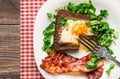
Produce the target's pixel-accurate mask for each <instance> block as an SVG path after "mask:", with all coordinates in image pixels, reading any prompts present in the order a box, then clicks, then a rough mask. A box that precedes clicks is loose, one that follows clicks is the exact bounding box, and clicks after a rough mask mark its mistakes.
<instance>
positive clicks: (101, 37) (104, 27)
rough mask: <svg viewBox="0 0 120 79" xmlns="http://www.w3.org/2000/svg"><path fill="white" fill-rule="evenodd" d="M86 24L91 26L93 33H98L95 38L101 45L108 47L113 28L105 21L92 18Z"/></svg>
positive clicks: (112, 35) (112, 36) (112, 38)
mask: <svg viewBox="0 0 120 79" xmlns="http://www.w3.org/2000/svg"><path fill="white" fill-rule="evenodd" d="M86 25H87V26H88V27H90V28H91V32H92V33H93V34H97V35H98V36H97V38H96V40H97V41H98V42H99V43H100V45H101V46H105V47H108V46H110V44H111V43H112V42H113V40H114V34H115V30H114V29H112V28H110V27H109V24H108V23H107V22H104V21H97V20H93V21H90V22H86Z"/></svg>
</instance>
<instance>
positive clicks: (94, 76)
mask: <svg viewBox="0 0 120 79" xmlns="http://www.w3.org/2000/svg"><path fill="white" fill-rule="evenodd" d="M102 73H103V68H102V67H100V68H98V69H96V70H94V71H92V72H88V73H87V75H88V76H87V77H88V79H99V78H100V77H101V76H102Z"/></svg>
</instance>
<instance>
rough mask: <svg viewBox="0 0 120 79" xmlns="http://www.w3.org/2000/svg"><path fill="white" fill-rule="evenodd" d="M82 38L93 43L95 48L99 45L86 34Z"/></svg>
mask: <svg viewBox="0 0 120 79" xmlns="http://www.w3.org/2000/svg"><path fill="white" fill-rule="evenodd" d="M81 36H82V37H83V38H85V39H86V40H87V41H88V42H89V43H92V44H93V45H94V46H95V47H96V46H97V45H98V44H97V42H95V40H94V39H93V38H92V37H90V36H86V35H85V34H84V35H81Z"/></svg>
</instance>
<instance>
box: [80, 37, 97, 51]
mask: <svg viewBox="0 0 120 79" xmlns="http://www.w3.org/2000/svg"><path fill="white" fill-rule="evenodd" d="M80 39H81V40H83V41H84V42H85V43H86V44H88V45H89V46H90V47H92V48H93V49H94V48H95V47H96V45H94V44H92V43H91V42H90V39H87V38H86V37H84V36H80Z"/></svg>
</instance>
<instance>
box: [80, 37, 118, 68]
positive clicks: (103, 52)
mask: <svg viewBox="0 0 120 79" xmlns="http://www.w3.org/2000/svg"><path fill="white" fill-rule="evenodd" d="M78 41H79V42H80V43H81V44H83V45H84V46H85V47H86V48H88V49H89V50H90V51H91V52H92V53H95V54H98V55H99V56H101V57H102V58H106V59H110V60H112V61H114V62H115V63H116V64H118V65H119V66H120V62H119V61H118V60H116V59H115V58H114V57H112V56H111V55H110V54H109V53H108V51H107V49H106V48H105V47H102V46H100V44H99V43H97V42H96V41H95V40H94V39H93V37H91V36H86V35H80V37H79V39H78Z"/></svg>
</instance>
